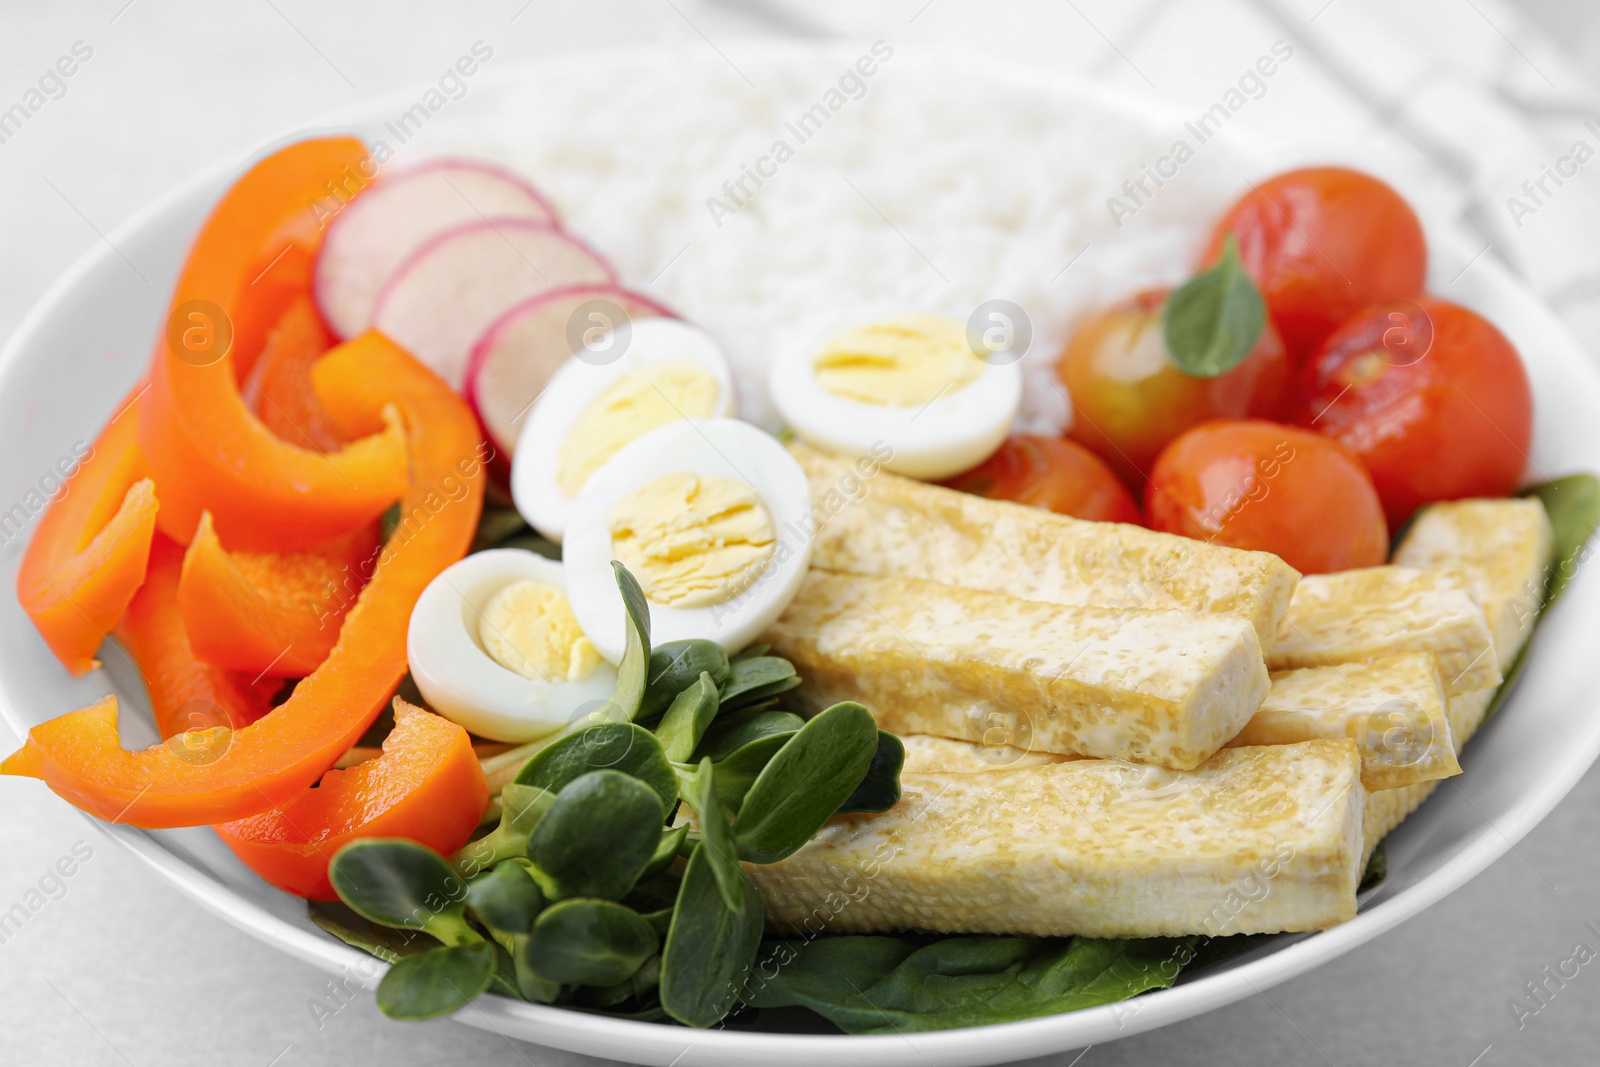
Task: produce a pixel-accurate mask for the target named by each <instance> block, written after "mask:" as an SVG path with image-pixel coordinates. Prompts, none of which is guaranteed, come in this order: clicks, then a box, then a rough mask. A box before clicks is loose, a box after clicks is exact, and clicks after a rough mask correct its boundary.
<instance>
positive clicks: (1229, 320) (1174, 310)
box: [1162, 237, 1267, 378]
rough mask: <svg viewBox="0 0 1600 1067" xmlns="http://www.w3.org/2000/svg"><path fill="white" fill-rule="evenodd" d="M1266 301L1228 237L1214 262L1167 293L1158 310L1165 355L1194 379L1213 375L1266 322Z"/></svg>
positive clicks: (1242, 351) (1238, 358)
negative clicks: (1167, 295)
mask: <svg viewBox="0 0 1600 1067" xmlns="http://www.w3.org/2000/svg"><path fill="white" fill-rule="evenodd" d="M1266 322H1267V305H1266V302H1265V301H1263V300H1262V299H1261V291H1260V290H1259V289H1257V288H1256V284H1255V282H1253V281H1251V280H1250V275H1248V274H1247V273H1245V269H1244V263H1243V261H1242V260H1240V258H1239V242H1238V241H1237V240H1236V239H1234V238H1233V237H1229V238H1228V239H1227V242H1226V243H1225V244H1224V245H1223V249H1222V258H1221V259H1219V260H1218V261H1217V263H1216V265H1215V266H1213V267H1210V268H1209V269H1207V270H1203V271H1201V272H1200V273H1199V274H1196V275H1195V276H1194V277H1193V278H1191V279H1190V280H1189V281H1188V282H1187V283H1185V284H1184V285H1183V286H1181V287H1179V288H1178V289H1177V290H1176V291H1175V292H1174V293H1173V294H1172V295H1171V296H1169V297H1168V298H1167V305H1166V308H1165V309H1164V310H1163V312H1162V330H1163V332H1164V333H1165V335H1166V342H1167V357H1168V358H1169V359H1170V360H1171V361H1172V365H1173V366H1175V367H1177V368H1178V369H1179V370H1180V371H1182V372H1183V373H1185V374H1188V375H1191V376H1193V377H1196V378H1215V377H1217V376H1218V375H1219V374H1226V373H1227V372H1228V371H1230V370H1232V369H1233V368H1234V367H1237V366H1238V365H1239V364H1240V363H1241V362H1243V361H1244V358H1245V356H1247V355H1249V354H1250V350H1251V349H1253V348H1254V347H1255V346H1256V342H1257V341H1259V340H1260V339H1261V331H1262V330H1263V329H1264V328H1265V327H1266Z"/></svg>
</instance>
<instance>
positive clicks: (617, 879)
mask: <svg viewBox="0 0 1600 1067" xmlns="http://www.w3.org/2000/svg"><path fill="white" fill-rule="evenodd" d="M661 820H662V809H661V798H660V797H659V796H658V795H657V794H656V792H655V790H653V789H651V788H650V787H649V786H648V785H646V784H645V783H643V782H641V781H639V780H638V779H637V778H630V777H629V776H627V775H626V774H622V773H620V772H618V771H593V772H591V773H589V774H586V775H584V776H583V777H582V778H579V779H577V780H576V781H574V782H573V783H571V784H570V785H568V786H567V787H566V788H565V789H563V790H562V791H561V793H560V795H559V796H557V797H556V802H555V805H554V806H553V807H551V809H550V813H549V814H548V815H546V816H545V817H544V820H543V821H542V822H540V823H539V825H538V827H537V828H536V829H535V830H534V831H533V836H532V838H531V839H530V840H529V841H528V859H529V860H530V861H531V862H532V863H533V871H532V874H533V877H534V880H535V881H537V882H538V883H539V888H540V889H542V890H544V894H545V896H547V897H549V898H550V899H551V900H566V899H568V898H570V897H599V898H602V899H605V900H620V899H621V898H622V897H623V896H624V895H625V894H626V893H627V892H628V890H630V889H632V888H633V884H634V882H636V881H638V879H639V875H640V874H641V873H642V872H643V871H644V869H645V868H646V867H647V866H648V865H649V864H650V859H651V857H652V856H654V855H655V851H656V845H657V844H658V843H659V842H660V840H661Z"/></svg>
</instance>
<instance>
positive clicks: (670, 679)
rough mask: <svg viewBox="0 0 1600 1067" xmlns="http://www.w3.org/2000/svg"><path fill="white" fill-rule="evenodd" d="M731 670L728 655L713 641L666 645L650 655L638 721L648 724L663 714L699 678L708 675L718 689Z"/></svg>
mask: <svg viewBox="0 0 1600 1067" xmlns="http://www.w3.org/2000/svg"><path fill="white" fill-rule="evenodd" d="M732 670H733V668H732V667H730V666H729V665H728V654H727V653H726V652H724V651H723V650H722V646H721V645H719V644H717V643H716V642H715V641H706V640H703V639H701V638H691V639H689V640H687V641H668V642H667V643H666V644H664V645H662V646H661V647H659V648H657V649H654V650H652V651H651V653H650V680H649V683H648V684H647V685H646V686H645V690H644V700H643V702H642V703H641V704H640V705H639V715H638V719H637V721H639V722H647V721H649V720H651V719H654V718H656V717H657V716H658V715H660V714H661V713H662V712H663V711H666V710H667V705H669V704H671V703H672V701H673V698H675V697H676V696H677V695H678V694H679V693H681V692H683V691H684V690H685V689H687V688H689V687H690V686H691V685H693V684H694V683H695V682H697V681H698V680H699V679H700V675H702V674H710V675H711V679H712V681H714V682H715V683H716V684H717V685H719V686H720V685H722V684H723V683H724V682H726V681H727V680H728V677H729V675H730V673H731V672H732Z"/></svg>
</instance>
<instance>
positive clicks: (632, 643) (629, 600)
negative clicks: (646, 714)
mask: <svg viewBox="0 0 1600 1067" xmlns="http://www.w3.org/2000/svg"><path fill="white" fill-rule="evenodd" d="M611 569H612V571H614V572H615V573H616V576H617V589H619V590H620V591H621V592H622V606H623V607H624V608H625V609H626V611H625V614H626V615H627V619H626V623H627V643H626V644H625V645H624V646H623V650H622V662H621V663H619V664H617V687H616V689H615V690H613V692H612V696H611V704H612V708H611V714H612V715H614V716H615V719H614V721H617V722H632V721H633V720H634V719H637V718H638V717H639V707H640V705H641V704H642V703H643V702H644V687H645V682H646V681H648V680H649V677H648V676H649V674H650V605H649V603H648V602H647V601H646V600H645V598H644V590H642V589H640V588H639V583H638V582H637V581H636V580H635V579H634V577H633V575H631V574H629V573H628V568H626V567H624V566H623V565H622V564H620V563H618V562H616V561H615V560H613V561H612V563H611Z"/></svg>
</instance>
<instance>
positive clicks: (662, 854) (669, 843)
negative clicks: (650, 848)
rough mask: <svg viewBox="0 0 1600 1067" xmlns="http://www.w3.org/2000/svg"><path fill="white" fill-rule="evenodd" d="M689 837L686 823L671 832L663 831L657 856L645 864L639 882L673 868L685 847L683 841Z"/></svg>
mask: <svg viewBox="0 0 1600 1067" xmlns="http://www.w3.org/2000/svg"><path fill="white" fill-rule="evenodd" d="M688 836H689V824H688V823H684V824H683V825H682V826H675V827H673V828H672V829H670V830H663V831H661V840H660V841H658V842H656V851H655V854H654V855H652V856H651V857H650V862H649V863H647V864H645V868H644V870H643V871H641V872H640V873H639V881H641V882H642V881H645V880H646V879H648V878H654V877H655V876H656V875H658V874H660V873H661V872H662V871H664V870H666V869H667V868H668V867H670V866H672V861H673V860H675V859H677V858H678V850H679V849H681V848H682V847H683V841H684V839H685V838H686V837H688Z"/></svg>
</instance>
